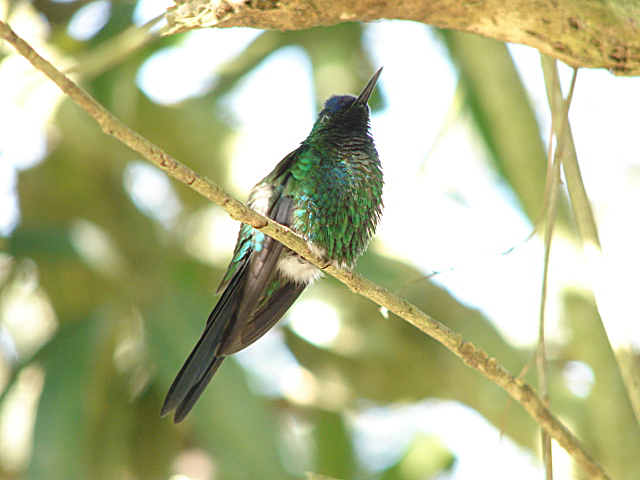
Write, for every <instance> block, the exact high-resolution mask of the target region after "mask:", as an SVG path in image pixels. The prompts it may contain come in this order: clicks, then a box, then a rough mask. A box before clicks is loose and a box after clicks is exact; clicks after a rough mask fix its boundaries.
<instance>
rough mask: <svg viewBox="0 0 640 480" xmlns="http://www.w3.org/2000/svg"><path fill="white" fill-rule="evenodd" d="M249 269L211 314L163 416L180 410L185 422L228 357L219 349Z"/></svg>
mask: <svg viewBox="0 0 640 480" xmlns="http://www.w3.org/2000/svg"><path fill="white" fill-rule="evenodd" d="M247 263H248V262H247ZM245 268H246V264H245V265H243V266H242V267H241V268H240V270H239V271H238V272H237V273H236V275H235V276H234V278H233V279H232V280H231V283H230V284H229V286H228V287H227V288H226V289H225V291H224V293H223V294H222V298H220V301H218V304H217V305H216V306H215V308H214V309H213V312H211V315H210V316H209V320H208V321H207V326H206V327H205V329H204V332H203V333H202V336H201V337H200V340H198V343H197V344H196V346H195V347H194V349H193V351H192V352H191V354H190V355H189V358H187V361H186V362H185V363H184V365H183V366H182V368H181V369H180V373H178V376H177V377H176V379H175V380H174V381H173V383H172V384H171V388H169V392H168V393H167V396H166V398H165V399H164V404H163V405H162V410H161V411H160V415H161V416H163V417H164V416H165V415H167V414H168V413H170V412H172V411H173V410H176V409H178V410H179V411H180V412H181V414H179V412H176V416H175V421H176V422H179V421H180V420H182V419H183V418H184V417H185V416H186V415H187V413H189V410H191V408H192V407H193V404H194V403H195V401H196V400H197V399H198V397H199V396H200V394H201V393H202V391H203V390H204V387H206V386H207V384H208V383H209V381H211V377H212V376H213V374H214V373H215V372H216V370H217V369H218V367H219V366H220V363H222V360H223V359H224V356H222V357H220V356H217V354H218V349H219V347H220V344H221V343H222V342H223V341H224V340H225V335H226V331H227V327H228V326H229V321H230V319H231V317H232V316H233V315H234V314H235V313H234V312H235V310H236V300H237V295H238V293H239V290H241V287H240V283H241V282H240V279H241V277H242V274H243V272H244V270H245ZM178 418H179V419H178Z"/></svg>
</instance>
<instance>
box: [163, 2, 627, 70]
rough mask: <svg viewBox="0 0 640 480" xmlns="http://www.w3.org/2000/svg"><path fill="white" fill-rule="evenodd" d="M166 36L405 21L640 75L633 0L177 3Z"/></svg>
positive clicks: (583, 64) (576, 63)
mask: <svg viewBox="0 0 640 480" xmlns="http://www.w3.org/2000/svg"><path fill="white" fill-rule="evenodd" d="M174 1H175V2H176V3H175V5H174V7H172V8H170V9H169V12H168V13H167V15H166V17H167V21H168V24H167V26H166V27H165V29H164V31H163V33H164V34H170V33H177V32H182V31H185V30H190V29H194V28H202V27H212V26H216V27H220V28H228V27H239V26H242V27H254V28H261V29H275V30H302V29H305V28H310V27H316V26H323V25H324V26H327V25H335V24H337V23H341V22H346V21H363V22H372V21H375V20H381V19H403V20H414V21H417V22H422V23H424V24H427V25H432V26H434V27H438V28H450V29H454V30H462V31H466V32H471V33H477V34H479V35H483V36H486V37H490V38H494V39H496V40H501V41H503V42H512V43H521V44H523V45H529V46H531V47H534V48H536V49H538V50H539V51H541V52H542V53H545V54H547V55H550V56H551V57H554V58H557V59H559V60H562V61H563V62H565V63H567V64H568V65H570V66H572V67H587V68H606V69H608V70H610V71H611V72H613V73H615V74H617V75H640V4H639V3H638V2H635V1H629V0H608V1H606V2H602V1H598V0H484V1H482V0H477V1H461V0H387V1H385V0H358V1H349V2H347V1H344V0H280V1H274V0H246V1H245V0H174Z"/></svg>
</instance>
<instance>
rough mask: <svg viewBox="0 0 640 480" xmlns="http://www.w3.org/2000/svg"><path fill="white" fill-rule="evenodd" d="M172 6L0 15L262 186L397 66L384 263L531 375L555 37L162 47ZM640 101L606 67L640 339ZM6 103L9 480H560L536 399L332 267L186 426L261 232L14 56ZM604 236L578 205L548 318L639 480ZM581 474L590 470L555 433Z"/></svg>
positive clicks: (602, 195)
mask: <svg viewBox="0 0 640 480" xmlns="http://www.w3.org/2000/svg"><path fill="white" fill-rule="evenodd" d="M167 6H169V3H168V2H166V1H164V2H161V1H157V0H139V1H138V2H135V1H116V0H112V1H109V0H96V1H91V2H88V1H83V0H78V1H73V0H61V1H49V0H35V1H32V2H27V1H12V0H0V18H2V19H3V20H4V21H7V22H8V23H9V24H10V25H11V26H12V28H13V29H14V30H16V32H17V33H18V34H19V35H21V36H23V38H25V39H26V40H27V41H28V42H30V44H31V45H32V46H33V47H34V48H36V50H37V51H38V52H39V53H40V54H42V55H43V56H44V57H45V58H47V59H49V60H50V61H51V62H52V63H53V64H54V65H56V66H58V67H59V68H60V69H63V70H64V71H65V72H67V73H68V74H69V75H70V76H71V77H72V78H74V79H75V80H76V81H77V82H78V83H80V84H81V85H82V86H83V87H84V88H85V89H87V90H88V91H89V92H90V93H91V94H92V95H93V96H94V97H95V98H96V99H97V100H98V101H100V102H101V103H102V104H103V105H104V106H106V108H107V109H109V110H110V111H112V112H113V113H114V114H115V115H116V116H118V117H119V118H120V119H121V120H123V121H124V122H125V123H126V124H127V125H128V126H130V127H131V128H132V129H134V130H136V131H138V132H140V133H141V134H142V135H144V136H146V137H147V138H148V139H150V140H151V141H153V142H155V143H156V144H157V145H159V146H160V147H162V148H163V149H165V150H166V151H167V152H168V153H170V154H171V155H173V156H174V157H175V158H177V159H179V160H180V161H181V162H183V163H185V164H186V165H187V166H189V167H190V168H192V169H194V170H196V171H197V172H199V173H200V174H203V175H205V176H207V177H208V178H210V179H212V180H213V181H214V182H215V183H217V184H218V185H221V186H222V187H223V188H225V189H226V190H227V191H229V192H230V193H231V194H232V195H234V196H235V197H237V198H240V199H245V198H246V195H247V193H248V191H249V189H250V188H251V187H252V186H253V185H254V184H255V183H256V182H257V181H259V180H260V179H261V178H262V177H263V176H264V175H266V174H267V173H268V172H269V171H271V169H272V168H273V167H274V166H275V164H276V163H277V162H278V161H279V160H280V159H281V158H282V157H284V156H285V155H286V154H287V153H289V152H290V151H291V150H293V149H295V148H296V147H297V145H298V144H299V143H300V142H301V141H302V140H303V139H304V138H305V137H306V135H307V134H308V132H309V130H310V128H311V125H312V123H313V121H314V117H315V114H316V112H317V111H318V110H319V109H320V108H321V106H322V103H323V102H324V100H325V99H326V98H327V97H328V96H330V95H331V94H334V93H351V94H357V93H359V92H360V90H361V89H362V87H363V86H364V85H365V83H366V81H367V80H368V79H369V77H370V75H371V74H372V73H373V72H374V71H375V69H377V68H378V67H379V66H384V71H383V73H382V76H381V78H380V81H379V83H378V88H377V89H376V91H375V93H374V96H373V97H372V100H371V102H370V104H371V106H372V112H373V113H372V121H371V124H372V133H373V136H374V139H375V141H376V145H377V148H378V151H379V153H380V157H381V160H382V165H383V170H384V174H385V193H384V202H385V213H384V216H383V220H382V223H381V225H380V227H379V229H378V232H377V235H376V237H375V239H374V241H373V242H372V244H371V246H370V248H369V250H368V252H367V253H366V254H365V255H364V256H363V257H362V258H361V260H360V261H359V263H358V266H357V271H358V272H360V273H361V274H363V275H364V276H366V277H367V278H369V279H371V280H372V281H374V282H376V283H378V284H380V285H382V286H384V287H385V288H388V289H390V290H392V291H393V292H396V293H398V294H399V295H401V296H402V297H405V298H407V299H408V300H409V301H411V302H413V303H414V304H415V305H417V306H418V307H420V308H422V309H423V310H424V311H425V312H427V313H428V314H429V315H432V316H433V317H435V318H436V319H438V320H439V321H441V322H443V323H445V324H447V325H448V326H449V327H451V328H452V329H453V330H455V331H457V332H459V333H460V334H462V336H463V337H464V338H465V339H467V340H469V341H471V342H473V343H475V344H476V345H478V346H480V347H482V348H484V349H485V350H486V351H487V352H488V353H489V354H490V355H491V356H494V357H496V358H497V359H498V361H499V362H500V363H501V364H502V365H504V366H505V367H506V368H508V369H509V370H510V371H511V372H514V373H515V374H518V373H520V372H521V371H523V369H526V368H527V366H528V365H529V364H530V362H531V360H532V358H533V352H534V349H535V344H536V341H537V331H538V316H539V308H540V307H539V305H540V288H541V281H542V268H543V246H542V241H541V237H540V236H538V235H534V236H533V237H531V238H528V237H529V235H530V233H531V232H532V230H533V227H534V224H535V223H536V222H538V220H539V218H540V216H541V213H542V210H541V209H542V201H543V194H544V185H545V175H546V149H547V144H548V137H549V129H550V114H549V109H548V107H547V99H546V95H545V90H544V81H543V77H542V73H541V68H540V58H539V54H538V52H537V51H535V50H533V49H530V48H527V47H522V46H516V45H508V46H505V45H504V44H502V43H499V42H495V41H492V40H488V39H483V38H480V37H476V36H471V35H466V34H462V33H457V32H445V31H437V30H435V29H433V28H429V27H427V26H424V25H421V24H416V23H410V22H398V21H385V22H379V23H373V24H367V25H362V24H358V23H345V24H342V25H338V26H335V27H331V28H317V29H312V30H308V31H302V32H286V33H281V32H275V31H259V30H251V29H231V30H216V29H206V30H198V31H192V32H188V33H184V34H179V35H174V36H171V37H162V38H161V37H159V36H158V35H157V26H155V27H153V28H151V30H149V27H148V25H147V26H145V24H147V23H148V22H150V21H151V20H152V19H153V18H154V17H156V16H158V15H160V14H162V13H163V11H164V9H165V8H166V7H167ZM561 67H563V68H561V72H560V73H561V80H562V83H563V85H564V86H565V90H566V86H567V85H568V81H569V79H570V75H571V71H570V69H568V68H566V67H564V66H561ZM638 92H640V79H637V78H616V77H614V76H612V75H610V74H609V73H608V72H604V71H586V70H581V71H580V73H579V75H578V80H577V86H576V90H575V94H574V99H573V103H572V106H571V111H570V119H571V122H572V128H573V134H574V137H575V141H576V145H577V150H578V157H579V161H580V164H581V167H582V169H583V176H584V182H585V185H586V188H587V192H588V194H589V197H590V200H591V201H592V203H593V206H594V209H595V213H596V217H597V222H598V226H599V229H600V235H601V240H602V243H603V247H604V249H605V254H606V255H607V260H608V262H609V267H610V269H611V271H612V272H614V273H615V275H614V277H613V278H614V279H615V282H614V284H612V286H611V288H615V289H618V288H620V289H628V291H629V292H631V295H628V297H627V298H628V300H629V305H628V306H627V307H628V308H629V309H627V310H625V309H624V308H623V309H621V312H622V313H623V315H620V318H617V319H615V320H619V321H621V322H627V323H631V324H633V325H636V326H638V329H639V330H640V322H639V320H640V318H639V315H638V310H637V305H636V304H634V301H633V298H634V295H633V292H635V294H636V295H637V287H638V280H637V273H636V272H637V271H638V268H640V259H639V255H638V252H637V245H638V244H639V242H640V233H639V232H638V227H637V218H638V214H637V211H638V205H639V204H640V188H639V187H640V158H639V154H638V152H639V151H640V148H639V147H640V144H639V141H638V120H637V112H638V111H640V94H639V93H638ZM0 112H1V114H0V392H1V394H0V478H2V479H23V478H24V479H32V478H33V479H36V478H37V479H40V480H46V479H61V478H65V479H66V478H70V479H79V478H91V479H102V478H105V479H107V478H108V479H114V478H118V479H119V478H122V479H163V478H164V479H169V478H171V479H173V480H186V479H193V480H223V479H253V480H255V479H286V478H302V477H304V475H305V472H307V471H314V472H318V473H320V474H323V475H327V476H331V477H336V478H340V479H361V478H362V479H364V478H374V479H381V480H392V479H398V480H422V479H436V478H437V479H440V480H442V479H452V480H453V479H455V480H458V479H468V478H492V479H512V478H514V477H515V476H517V477H518V478H519V479H522V480H525V479H540V478H543V475H544V474H543V469H542V466H541V462H540V455H539V444H540V439H539V437H540V435H539V429H538V428H537V426H536V424H535V423H534V422H533V421H532V420H531V419H530V418H529V416H528V415H527V414H526V413H525V412H524V410H523V409H522V408H520V407H519V406H518V405H517V404H514V403H512V402H510V401H509V399H508V397H507V396H506V394H505V393H503V392H502V391H501V390H500V389H499V388H498V387H496V386H495V385H493V384H492V383H490V382H489V381H487V380H485V379H484V378H483V377H481V376H480V375H479V374H477V373H475V372H474V371H472V370H470V369H469V368H467V367H465V366H464V365H463V363H462V362H461V361H460V360H459V359H458V358H456V357H454V356H453V355H452V354H451V353H449V352H448V351H447V350H445V349H444V348H443V347H441V346H440V345H438V344H437V343H436V342H435V341H433V340H431V339H430V338H429V337H427V336H425V335H424V334H422V333H421V332H419V331H418V330H417V329H415V328H413V327H412V326H410V325H408V324H406V323H405V322H403V321H402V320H400V319H398V318H397V317H395V316H393V315H388V314H387V312H385V311H381V310H380V309H379V308H377V306H376V305H375V304H373V303H372V302H370V301H368V300H366V299H363V298H361V297H359V296H356V295H354V294H352V293H351V292H350V291H349V290H348V289H347V288H345V287H344V286H343V285H342V284H340V283H339V282H337V281H335V280H334V279H332V278H325V279H323V280H322V281H320V282H317V283H316V284H314V285H313V286H312V287H311V288H308V289H307V290H306V291H305V293H304V294H303V295H302V297H301V298H300V300H299V301H298V302H297V303H296V304H295V306H294V307H293V308H292V309H291V311H290V312H289V313H288V314H287V315H286V317H285V318H284V320H283V321H282V322H281V323H280V326H279V327H278V328H276V329H274V330H272V331H271V332H269V334H268V335H266V336H265V337H264V338H263V339H261V340H260V341H259V342H257V343H256V344H254V345H253V346H252V347H250V348H248V349H247V350H245V351H243V352H241V353H240V354H238V355H235V356H234V357H232V358H230V359H228V360H227V361H226V362H224V366H223V367H222V368H221V370H220V371H219V372H218V374H217V375H216V377H215V379H214V380H213V382H212V383H211V385H210V386H209V388H208V389H207V391H206V392H205V393H204V395H203V396H202V398H201V399H200V401H199V403H198V404H197V406H196V407H195V409H194V410H193V412H192V413H191V414H190V415H189V416H188V417H187V419H186V420H185V421H184V422H183V423H181V424H180V425H177V426H176V425H174V424H173V423H172V421H171V419H169V418H164V419H160V418H159V411H160V406H161V403H162V400H163V398H164V395H165V393H166V391H167V389H168V388H169V386H170V384H171V382H172V380H173V378H174V376H175V375H176V374H177V372H178V370H179V369H180V367H181V365H182V363H183V362H184V360H185V359H186V357H187V355H188V353H189V352H190V351H191V348H192V347H193V345H194V344H195V342H196V341H197V339H198V337H199V335H200V332H201V330H202V328H203V327H204V323H205V321H206V318H207V316H208V315H209V313H210V311H211V309H212V308H213V306H214V305H215V303H216V300H217V298H216V296H215V294H214V292H215V289H216V287H217V285H218V283H219V281H220V279H221V278H222V275H223V273H224V271H225V269H226V267H227V264H228V261H229V259H230V256H231V252H232V249H233V246H234V243H235V239H236V235H237V230H238V224H237V223H236V222H234V221H232V220H230V219H229V218H228V217H227V215H226V214H225V212H224V211H223V210H222V209H220V208H219V207H217V206H216V205H213V204H211V203H209V202H207V201H206V200H205V199H204V198H202V197H200V196H198V195H197V194H195V193H194V192H193V191H191V190H190V189H189V188H187V187H185V186H184V185H182V184H180V183H178V182H176V181H174V180H170V179H169V178H168V177H167V176H166V175H165V174H164V173H163V172H160V171H159V170H157V169H156V168H155V167H153V166H152V165H151V164H149V163H147V162H145V161H143V160H142V159H140V158H139V157H138V156H137V155H136V154H134V153H133V152H132V151H130V150H128V149H127V148H126V147H124V146H122V145H121V144H119V143H118V142H117V141H116V140H114V139H112V138H110V137H107V136H105V135H104V134H102V133H101V132H100V130H99V128H98V127H97V125H96V124H95V122H94V121H93V120H91V119H90V118H89V117H88V116H87V115H86V114H85V113H84V112H83V111H81V110H80V109H79V108H78V107H77V106H75V104H73V103H72V102H70V101H69V100H68V99H66V98H64V96H63V95H62V94H61V92H60V91H59V90H58V89H57V87H55V86H54V85H53V84H52V83H51V82H49V81H48V80H47V79H45V78H44V77H43V76H42V75H41V74H40V73H38V72H36V71H35V70H34V69H33V68H32V67H31V65H30V64H28V63H27V62H26V61H25V60H24V59H23V58H22V57H20V56H18V55H16V54H15V53H14V52H13V50H12V49H11V48H10V47H9V46H8V45H6V44H0ZM581 252H582V250H581V246H580V243H579V241H578V237H577V234H576V231H575V226H574V224H573V221H572V214H571V210H570V208H569V204H568V201H567V200H566V198H563V199H562V200H561V204H560V211H559V217H558V223H557V229H556V235H555V237H554V243H553V246H552V254H551V263H550V278H549V282H550V286H549V288H550V291H549V296H548V303H547V310H546V313H547V332H548V339H547V341H548V345H547V352H548V356H549V375H550V379H549V382H550V395H551V405H552V409H553V411H554V412H555V413H556V415H557V416H558V417H559V418H560V419H562V421H564V422H566V424H567V425H568V426H569V427H570V428H571V429H572V430H573V431H574V432H575V433H576V434H577V436H578V437H579V438H580V439H581V441H582V442H583V443H584V444H585V445H586V448H587V450H588V451H589V452H590V453H591V454H593V456H594V457H595V458H596V459H597V460H598V461H599V462H600V463H602V464H603V465H604V467H605V468H606V469H607V470H608V471H609V472H610V473H611V475H612V476H613V477H614V478H620V479H622V478H629V479H630V478H640V462H638V458H637V453H638V452H639V451H640V428H639V427H638V424H637V422H636V421H635V420H634V417H633V414H632V412H631V408H630V406H629V402H628V400H627V399H626V394H625V391H624V388H623V386H622V382H621V379H620V374H619V372H618V369H617V367H616V363H615V360H614V357H613V354H612V351H611V348H610V347H609V344H608V342H607V338H606V336H605V333H604V330H603V327H602V323H601V320H600V318H599V316H598V311H597V309H596V306H595V302H594V299H593V294H592V291H591V287H590V284H589V281H588V280H587V273H586V271H585V265H584V262H583V258H582V253H581ZM634 285H635V287H634ZM625 291H626V290H625ZM627 307H625V308H627ZM633 308H635V310H634V309H633ZM636 333H637V335H636V336H635V341H636V342H637V344H640V331H637V332H636ZM527 372H528V373H526V375H525V377H524V378H525V379H526V381H528V382H529V383H531V384H532V385H535V384H536V378H535V372H534V369H529V370H527ZM554 467H555V473H556V478H558V479H569V478H582V477H581V472H579V471H578V470H576V469H575V468H574V467H573V466H572V464H571V461H570V460H569V458H568V457H567V456H566V455H565V454H564V452H562V451H561V450H559V449H555V448H554Z"/></svg>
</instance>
